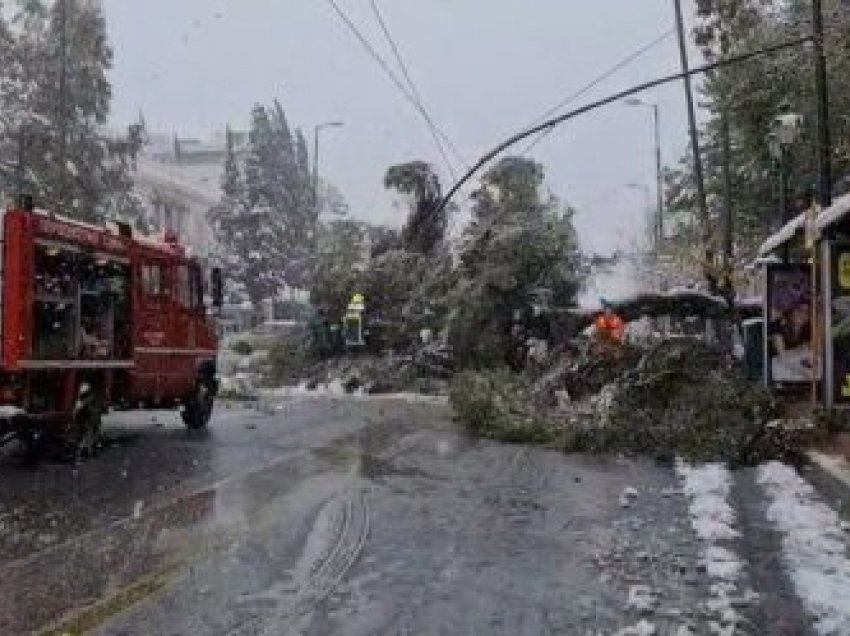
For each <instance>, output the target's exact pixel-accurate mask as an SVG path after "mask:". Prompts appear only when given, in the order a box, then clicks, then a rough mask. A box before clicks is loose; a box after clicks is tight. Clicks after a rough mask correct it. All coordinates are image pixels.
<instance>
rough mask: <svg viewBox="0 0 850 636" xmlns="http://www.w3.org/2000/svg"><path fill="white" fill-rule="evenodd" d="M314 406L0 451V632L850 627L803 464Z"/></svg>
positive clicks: (393, 402)
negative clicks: (712, 458) (40, 450)
mask: <svg viewBox="0 0 850 636" xmlns="http://www.w3.org/2000/svg"><path fill="white" fill-rule="evenodd" d="M331 393H332V395H329V396H322V395H310V396H305V395H301V394H300V393H299V392H298V391H295V392H292V391H290V392H278V393H270V394H268V395H266V396H264V398H263V399H262V401H261V402H259V403H257V404H256V406H255V407H254V408H245V407H234V408H230V409H227V408H222V409H221V410H220V411H219V412H218V413H217V415H216V418H215V421H214V423H213V427H212V430H211V434H210V435H209V436H205V437H187V436H186V434H185V432H184V431H183V430H182V429H181V427H180V426H179V424H178V422H177V420H176V419H175V418H173V416H166V415H157V416H156V419H155V420H151V416H150V415H149V414H144V415H141V414H140V415H134V416H121V418H117V419H115V420H114V421H113V422H112V423H111V426H110V435H111V436H112V438H113V439H115V440H116V444H115V445H114V446H113V447H112V448H110V449H108V450H107V451H105V452H104V454H103V455H102V456H101V457H99V458H98V459H97V460H96V461H94V462H89V463H87V464H85V465H83V466H80V467H76V468H75V467H67V466H51V465H46V466H41V467H39V468H38V469H35V470H33V469H23V468H22V467H20V466H17V465H16V464H15V462H14V461H12V460H11V459H9V458H6V460H4V462H3V463H0V477H2V479H0V524H2V527H3V530H4V532H3V534H2V535H0V576H2V577H3V581H4V585H3V586H0V633H3V634H7V633H8V634H17V633H28V632H29V631H31V630H34V629H38V628H41V627H43V626H44V625H46V624H50V623H53V624H54V625H55V626H57V627H60V628H61V629H60V632H59V633H61V631H62V630H65V631H68V632H70V633H78V631H80V630H77V631H75V629H76V627H75V626H79V625H86V626H87V627H86V630H89V631H90V632H91V633H98V634H108V635H117V634H150V635H156V634H275V635H276V634H287V633H297V634H316V635H318V634H346V635H352V636H360V635H364V636H365V635H367V634H459V633H464V634H465V633H486V634H505V635H511V636H514V635H524V634H528V635H535V636H536V635H537V634H591V633H592V634H619V635H620V636H628V635H633V634H638V635H647V634H650V635H651V634H658V635H664V634H675V635H677V636H686V635H688V634H813V635H818V634H835V635H839V634H848V633H850V630H848V625H850V623H848V608H850V604H849V603H847V602H846V599H847V598H848V593H850V561H848V556H849V555H848V545H850V533H848V528H850V526H848V525H847V520H846V519H843V518H842V517H841V515H840V514H839V513H840V510H839V509H838V508H837V507H836V506H835V505H834V502H833V501H832V500H831V499H830V498H825V497H823V496H822V495H821V494H820V491H819V490H816V489H815V488H813V487H812V486H811V484H810V477H811V475H810V474H809V473H807V472H803V473H802V474H801V473H799V472H797V471H796V470H795V469H794V468H791V467H788V466H784V465H781V464H768V465H766V466H763V467H761V468H759V469H750V470H741V471H734V472H733V471H729V470H728V469H727V468H725V467H723V466H720V465H714V464H710V465H689V464H686V463H683V462H678V463H676V464H675V465H674V466H669V465H662V464H657V463H654V462H651V461H644V460H633V459H625V458H599V457H588V456H578V455H569V456H567V455H563V454H562V453H559V452H556V451H551V450H543V449H539V448H532V447H523V446H511V445H503V444H497V443H492V442H488V441H481V440H472V439H469V438H467V437H465V436H464V435H463V434H461V433H460V432H459V431H458V430H457V429H456V428H455V426H454V425H453V424H452V422H451V420H450V412H449V409H448V407H447V406H446V404H444V403H441V402H439V401H435V400H431V401H418V400H409V399H404V396H396V397H394V398H383V399H372V398H369V397H367V396H357V397H346V396H341V395H335V394H333V392H332V391H331ZM57 576H61V579H62V586H61V587H57V585H56V580H57ZM92 603H94V605H92ZM57 621H59V622H58V624H57Z"/></svg>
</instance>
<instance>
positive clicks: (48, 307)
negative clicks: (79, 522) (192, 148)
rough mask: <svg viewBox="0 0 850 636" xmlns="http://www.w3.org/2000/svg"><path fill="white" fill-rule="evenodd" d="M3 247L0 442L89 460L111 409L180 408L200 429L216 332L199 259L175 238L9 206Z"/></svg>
mask: <svg viewBox="0 0 850 636" xmlns="http://www.w3.org/2000/svg"><path fill="white" fill-rule="evenodd" d="M0 248H1V249H2V252H0V439H3V440H8V439H11V438H14V437H17V438H18V439H20V440H22V441H23V442H25V443H26V444H28V445H30V447H32V445H34V444H35V446H36V447H38V448H41V447H42V445H44V444H45V443H49V444H50V446H51V448H56V447H59V448H61V449H62V452H63V453H68V454H73V455H74V456H80V455H85V454H93V453H94V451H95V449H96V447H97V442H98V439H99V436H100V422H101V415H102V414H103V413H104V412H106V411H107V410H109V409H112V408H114V409H132V408H174V407H180V408H181V412H182V416H183V420H184V422H185V424H186V426H187V427H189V428H190V429H199V428H203V427H205V426H206V425H207V423H208V422H209V419H210V416H211V413H212V408H213V399H214V397H215V394H216V391H217V379H216V348H217V340H216V335H215V327H214V324H213V318H212V316H211V315H209V313H208V311H207V307H206V306H205V294H204V290H205V278H206V277H205V275H204V272H203V271H202V267H201V264H200V263H199V262H198V261H197V259H194V258H192V257H190V256H189V255H188V254H187V252H186V250H185V249H184V248H183V247H182V246H180V245H179V244H178V243H177V241H176V240H171V239H170V238H168V237H166V239H165V240H162V241H159V240H154V239H153V238H149V237H144V236H139V235H135V234H134V233H133V231H132V230H131V228H130V227H129V226H128V225H124V224H115V225H114V226H110V225H108V224H107V225H93V224H86V223H81V222H79V221H75V220H72V219H67V218H62V217H59V216H56V215H52V214H49V213H47V212H43V211H40V210H29V209H10V210H7V211H5V213H2V217H0ZM213 279H214V280H217V281H218V282H219V284H216V283H214V284H213V285H212V287H213V296H214V298H213V305H214V306H215V305H218V306H220V272H217V271H216V272H214V276H213Z"/></svg>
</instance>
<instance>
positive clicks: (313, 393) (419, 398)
mask: <svg viewBox="0 0 850 636" xmlns="http://www.w3.org/2000/svg"><path fill="white" fill-rule="evenodd" d="M259 393H260V395H261V396H263V397H276V398H324V399H361V400H392V401H400V402H411V403H422V404H448V396H445V395H425V394H423V393H412V392H411V393H366V392H365V391H364V390H363V389H362V388H358V389H355V390H354V391H352V392H350V393H349V392H348V391H346V390H345V387H344V386H343V384H342V381H340V380H338V379H337V380H333V381H331V382H329V383H327V384H319V385H318V386H316V388H314V389H308V388H307V384H306V383H304V382H302V383H301V384H299V385H298V386H284V387H280V388H277V389H268V390H261V391H259Z"/></svg>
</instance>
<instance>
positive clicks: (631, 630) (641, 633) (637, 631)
mask: <svg viewBox="0 0 850 636" xmlns="http://www.w3.org/2000/svg"><path fill="white" fill-rule="evenodd" d="M657 633H658V630H656V629H655V625H653V624H652V623H650V622H649V621H648V620H646V619H644V618H642V619H641V620H639V621H638V622H637V623H635V624H634V625H629V626H628V627H624V628H622V629H618V630H617V631H616V632H614V636H655V634H657Z"/></svg>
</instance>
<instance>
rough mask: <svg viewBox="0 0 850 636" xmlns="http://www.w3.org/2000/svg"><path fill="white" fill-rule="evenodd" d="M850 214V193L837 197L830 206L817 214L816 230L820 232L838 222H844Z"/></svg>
mask: <svg viewBox="0 0 850 636" xmlns="http://www.w3.org/2000/svg"><path fill="white" fill-rule="evenodd" d="M848 213H850V192H848V193H847V194H844V195H842V196H840V197H838V198H837V199H836V200H835V201H833V203H832V205H831V206H829V207H828V208H827V209H826V210H824V211H823V212H821V213H820V214H818V220H817V228H818V231H820V232H822V231H824V230H825V229H827V228H829V227H830V226H832V225H835V224H836V223H838V222H839V221H842V220H844V218H846V217H847V214H848Z"/></svg>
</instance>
